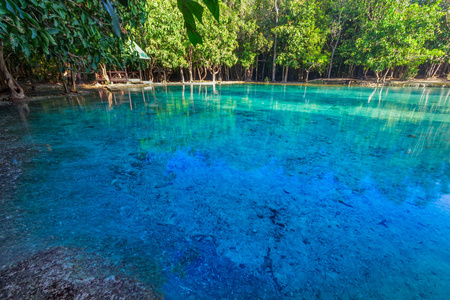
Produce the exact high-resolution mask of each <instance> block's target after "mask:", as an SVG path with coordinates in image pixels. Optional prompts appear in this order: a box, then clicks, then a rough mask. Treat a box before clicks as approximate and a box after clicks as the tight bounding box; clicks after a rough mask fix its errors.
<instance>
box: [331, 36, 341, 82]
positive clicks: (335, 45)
mask: <svg viewBox="0 0 450 300" xmlns="http://www.w3.org/2000/svg"><path fill="white" fill-rule="evenodd" d="M340 38H341V30H339V33H338V36H337V39H336V43H335V44H334V45H333V49H331V57H330V67H329V68H328V78H330V77H331V69H332V68H333V59H334V52H335V51H336V48H337V46H338V44H339V39H340Z"/></svg>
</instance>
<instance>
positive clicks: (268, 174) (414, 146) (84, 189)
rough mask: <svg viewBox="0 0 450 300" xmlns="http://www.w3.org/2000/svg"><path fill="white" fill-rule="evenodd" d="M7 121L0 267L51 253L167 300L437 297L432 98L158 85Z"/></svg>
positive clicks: (440, 291) (50, 104)
mask: <svg viewBox="0 0 450 300" xmlns="http://www.w3.org/2000/svg"><path fill="white" fill-rule="evenodd" d="M12 113H13V114H14V116H15V117H14V119H13V121H12V122H9V123H8V124H6V125H5V126H6V128H7V130H8V132H9V133H11V134H14V135H15V136H19V137H20V139H17V140H15V141H13V142H8V147H19V146H20V147H22V148H26V149H28V150H27V151H28V152H27V154H26V155H18V156H17V157H11V158H9V159H10V160H11V161H12V162H11V164H15V165H18V166H20V169H21V175H20V177H19V178H18V180H17V184H16V185H17V188H16V189H15V190H14V192H13V193H11V194H10V195H8V197H6V196H5V197H4V199H3V200H2V208H1V210H0V228H1V237H0V253H1V254H2V255H1V256H0V265H1V266H7V265H10V264H12V263H15V262H17V261H20V260H22V259H24V258H27V257H30V256H31V255H33V254H35V253H38V252H39V251H41V250H43V249H47V248H49V247H57V246H63V247H67V248H70V249H80V251H81V250H82V251H87V252H91V253H95V254H96V255H99V256H100V257H102V258H103V259H105V260H106V261H108V262H110V263H111V264H113V265H114V266H117V267H118V268H117V269H119V270H120V272H122V273H123V274H125V276H129V277H131V278H134V279H136V280H138V281H139V282H141V283H142V284H143V285H147V286H150V287H152V288H154V289H155V290H156V291H158V292H159V293H160V294H162V295H164V296H165V297H166V299H284V298H286V299H291V298H292V299H303V298H305V299H310V298H319V299H419V298H422V299H445V298H446V297H447V296H448V295H450V238H449V236H450V166H449V164H450V90H449V89H440V88H408V89H403V88H389V87H384V88H349V87H313V86H307V87H305V86H282V85H224V86H216V87H215V88H213V87H212V86H185V87H182V86H178V87H176V86H173V87H157V88H156V89H155V90H139V91H132V92H128V91H124V92H118V93H114V94H107V93H105V92H99V93H98V95H97V94H96V95H95V96H88V97H71V98H67V99H62V100H47V101H40V102H33V103H30V104H29V113H28V112H26V111H25V112H23V110H22V114H17V113H16V112H15V110H14V109H11V108H10V109H6V108H1V107H0V117H4V116H6V115H11V114H12ZM113 275H114V274H113Z"/></svg>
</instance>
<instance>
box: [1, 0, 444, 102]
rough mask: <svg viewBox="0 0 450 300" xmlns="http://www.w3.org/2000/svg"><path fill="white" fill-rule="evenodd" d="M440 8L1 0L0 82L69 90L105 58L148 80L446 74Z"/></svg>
mask: <svg viewBox="0 0 450 300" xmlns="http://www.w3.org/2000/svg"><path fill="white" fill-rule="evenodd" d="M448 9H449V7H448V3H447V2H446V1H439V0H438V1H433V0H423V1H415V0H412V1H410V0H361V1H356V0H242V1H235V0H225V1H223V2H219V1H217V0H204V1H202V2H201V1H199V2H195V1H190V0H167V1H162V0H117V1H115V0H107V1H106V0H102V1H100V0H95V1H86V0H73V1H70V0H56V1H49V0H19V1H12V0H1V1H0V71H1V72H0V88H1V89H7V88H8V89H9V90H10V91H11V93H12V96H13V97H16V98H20V97H23V96H24V92H23V89H22V88H21V87H20V85H19V84H17V81H18V80H21V81H41V80H44V81H57V80H59V81H61V82H63V83H64V85H65V88H66V91H74V90H75V82H76V78H77V75H76V74H77V73H78V74H80V73H84V74H92V73H93V72H94V71H95V72H99V73H103V75H104V77H105V78H106V80H108V76H107V75H108V74H107V72H106V70H122V69H125V68H127V69H128V70H141V72H142V74H143V77H144V78H145V79H147V80H153V81H167V80H169V77H170V76H171V75H172V76H173V77H172V78H174V77H176V78H175V79H177V80H182V81H185V80H186V81H193V80H204V79H206V78H208V79H212V80H213V81H214V80H216V78H218V79H219V80H256V81H268V80H271V81H272V82H275V81H280V80H281V81H283V82H286V81H288V80H291V81H292V80H294V81H308V79H309V78H311V77H318V76H323V77H328V78H330V77H359V78H367V76H372V77H374V78H376V79H377V81H385V80H386V79H387V78H405V79H407V78H413V77H415V76H417V75H420V76H424V77H427V78H429V77H437V76H446V75H447V74H448V73H449V70H450V65H449V54H450V29H449V28H450V27H449V26H450V25H449V18H448ZM203 11H205V13H203ZM206 11H208V13H206ZM134 43H136V44H137V45H139V46H140V47H141V48H142V49H143V50H144V51H145V52H146V53H147V54H148V55H149V56H150V57H151V60H141V59H139V56H138V55H137V53H136V52H135V51H133V47H132V46H131V45H133V44H134ZM85 76H89V75H85ZM78 77H79V76H78Z"/></svg>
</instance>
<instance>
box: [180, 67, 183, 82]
mask: <svg viewBox="0 0 450 300" xmlns="http://www.w3.org/2000/svg"><path fill="white" fill-rule="evenodd" d="M180 73H181V82H182V83H184V71H183V66H181V65H180Z"/></svg>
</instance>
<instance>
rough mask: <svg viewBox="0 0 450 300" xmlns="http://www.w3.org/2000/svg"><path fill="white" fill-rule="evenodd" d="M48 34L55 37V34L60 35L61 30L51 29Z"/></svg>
mask: <svg viewBox="0 0 450 300" xmlns="http://www.w3.org/2000/svg"><path fill="white" fill-rule="evenodd" d="M47 32H48V33H50V34H53V35H55V34H58V32H59V29H58V28H50V29H49V30H47Z"/></svg>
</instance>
